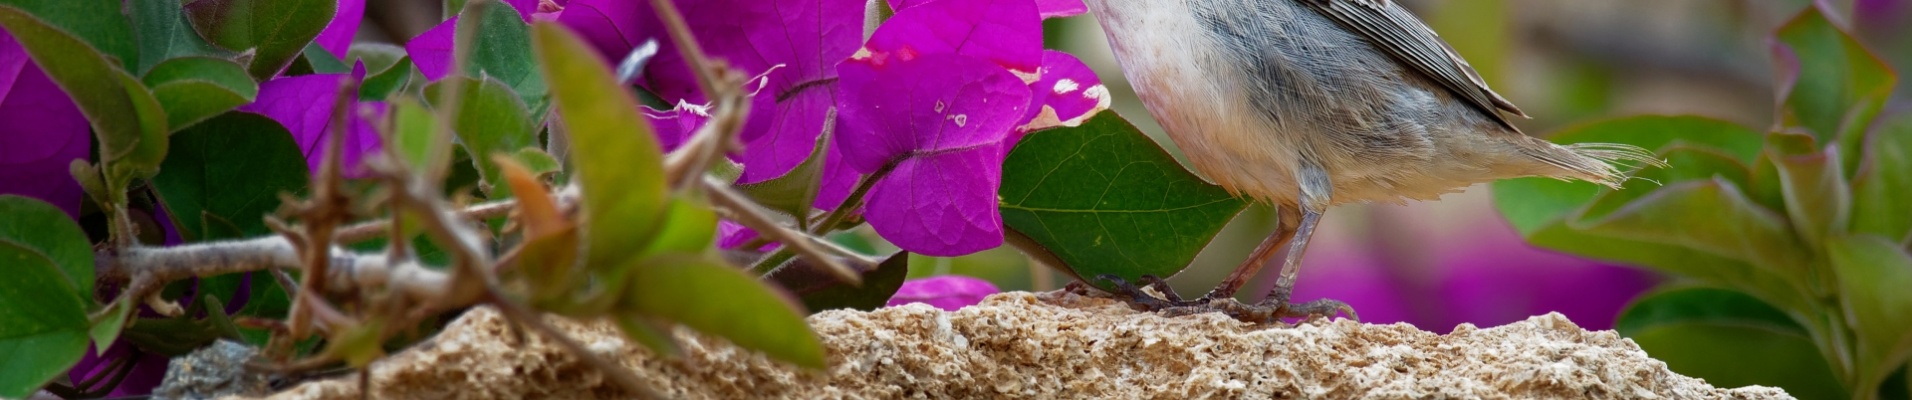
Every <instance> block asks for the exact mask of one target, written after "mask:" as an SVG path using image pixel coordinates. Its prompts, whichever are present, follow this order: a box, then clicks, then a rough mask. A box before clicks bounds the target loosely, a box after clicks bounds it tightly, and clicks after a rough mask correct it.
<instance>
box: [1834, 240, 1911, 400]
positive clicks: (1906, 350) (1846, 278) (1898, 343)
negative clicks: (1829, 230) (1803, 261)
mask: <svg viewBox="0 0 1912 400" xmlns="http://www.w3.org/2000/svg"><path fill="white" fill-rule="evenodd" d="M1901 217H1902V216H1901ZM1826 250H1827V252H1828V253H1830V255H1831V257H1832V267H1833V269H1834V270H1835V271H1836V274H1835V275H1836V276H1838V278H1839V301H1840V305H1841V306H1842V307H1841V308H1844V309H1845V311H1846V315H1845V316H1844V317H1845V323H1846V325H1847V326H1851V327H1852V329H1853V333H1855V334H1857V336H1858V340H1857V342H1858V343H1857V348H1856V351H1854V353H1855V354H1857V355H1858V360H1856V361H1857V364H1858V368H1857V372H1858V379H1859V382H1858V385H1857V387H1861V388H1876V387H1878V386H1879V382H1883V381H1885V375H1886V374H1887V373H1890V372H1893V371H1894V370H1897V369H1898V367H1899V365H1900V364H1904V363H1905V362H1906V360H1908V359H1912V290H1906V289H1907V288H1912V254H1906V250H1905V249H1904V248H1901V247H1899V244H1898V243H1897V242H1892V241H1888V240H1886V239H1885V238H1882V237H1879V236H1874V235H1856V236H1841V237H1836V238H1833V239H1832V241H1830V242H1828V243H1827V246H1826Z"/></svg>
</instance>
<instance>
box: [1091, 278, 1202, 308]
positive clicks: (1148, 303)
mask: <svg viewBox="0 0 1912 400" xmlns="http://www.w3.org/2000/svg"><path fill="white" fill-rule="evenodd" d="M1095 279H1096V280H1099V281H1103V282H1108V283H1109V284H1110V286H1114V290H1112V291H1110V292H1109V293H1110V294H1114V295H1115V296H1116V298H1118V299H1121V300H1123V301H1124V302H1127V303H1128V304H1129V308H1133V309H1135V310H1136V311H1148V312H1155V311H1161V310H1166V309H1170V308H1177V307H1187V306H1190V305H1192V304H1194V303H1193V302H1189V301H1184V300H1182V297H1181V296H1178V295H1176V294H1175V289H1174V288H1170V287H1169V286H1168V282H1167V281H1163V280H1162V278H1160V277H1157V276H1154V275H1142V279H1139V280H1138V282H1139V283H1141V284H1142V286H1136V285H1135V284H1133V283H1129V281H1128V280H1125V279H1122V278H1119V277H1116V276H1115V275H1100V276H1096V277H1095ZM1077 283H1081V282H1077ZM1143 287H1147V288H1149V289H1152V290H1154V291H1155V293H1158V294H1150V293H1149V292H1146V291H1143V290H1142V288H1143ZM1092 288H1093V287H1092V286H1090V285H1087V284H1081V285H1077V284H1070V285H1069V290H1070V291H1071V292H1075V293H1076V294H1088V291H1089V290H1092Z"/></svg>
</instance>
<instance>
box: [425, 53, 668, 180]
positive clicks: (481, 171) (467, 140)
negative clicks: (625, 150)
mask: <svg viewBox="0 0 1912 400" xmlns="http://www.w3.org/2000/svg"><path fill="white" fill-rule="evenodd" d="M454 80H455V81H454ZM448 87H457V88H458V91H459V94H458V101H457V104H458V111H457V113H456V114H454V115H455V117H453V118H452V131H453V132H455V133H457V134H458V143H459V144H461V145H464V146H465V152H466V153H470V154H472V157H471V161H472V165H473V166H474V167H477V168H478V177H479V178H480V179H483V180H484V184H482V185H479V188H480V189H482V190H484V191H485V193H488V194H489V195H490V197H492V198H505V197H507V196H509V194H510V193H511V188H510V187H508V186H506V185H505V184H504V177H503V176H502V175H500V173H499V172H498V165H497V164H495V163H493V162H492V160H491V155H492V154H497V153H505V154H510V153H515V152H517V151H518V150H520V149H526V148H534V147H537V146H538V130H537V129H538V128H537V126H536V125H535V124H534V122H533V121H532V119H531V112H530V111H529V110H527V109H525V106H524V103H523V102H521V101H520V100H519V98H518V96H517V95H516V94H514V93H512V92H511V88H510V87H508V86H505V85H504V83H501V82H498V80H496V79H491V78H483V79H476V78H470V77H464V76H452V77H447V78H445V79H444V80H440V81H438V82H436V83H433V84H431V85H430V86H426V87H425V94H426V98H427V99H428V100H430V101H431V104H432V106H434V107H442V106H444V105H445V104H446V102H447V100H449V99H446V98H445V96H444V95H445V94H444V93H443V92H444V91H445V89H446V88H448ZM633 112H635V111H633Z"/></svg>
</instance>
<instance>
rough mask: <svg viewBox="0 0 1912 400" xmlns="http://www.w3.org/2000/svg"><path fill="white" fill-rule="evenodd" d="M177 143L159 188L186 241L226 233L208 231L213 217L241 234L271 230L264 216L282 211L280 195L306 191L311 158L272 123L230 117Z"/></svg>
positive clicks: (189, 133)
mask: <svg viewBox="0 0 1912 400" xmlns="http://www.w3.org/2000/svg"><path fill="white" fill-rule="evenodd" d="M172 142H173V143H172V147H173V151H172V153H173V154H172V156H171V157H167V158H166V163H165V164H164V165H162V169H161V170H160V173H159V175H157V176H154V177H153V187H154V188H156V189H158V191H159V198H160V202H161V203H163V204H165V205H166V209H167V211H170V213H169V215H171V216H172V218H173V224H174V225H173V226H176V227H179V233H180V236H182V237H184V238H185V239H186V240H189V241H204V240H211V239H215V238H218V237H219V236H220V235H214V234H211V233H209V232H208V230H209V228H208V227H207V226H206V223H205V221H206V217H207V216H211V217H216V218H219V219H221V220H224V221H227V222H230V223H232V224H233V225H234V226H236V227H237V228H238V231H239V233H240V234H242V235H260V234H266V233H270V232H269V231H268V230H267V229H266V226H265V222H264V220H263V218H264V217H265V216H266V215H268V214H271V213H272V211H273V210H274V209H276V208H278V206H279V193H281V192H286V193H298V192H301V191H303V190H304V189H305V186H306V179H307V169H306V165H305V157H303V156H301V155H300V154H301V153H300V152H299V145H298V144H297V143H294V142H293V141H292V135H291V134H290V133H287V132H286V129H285V127H283V126H280V125H279V123H278V122H274V121H273V120H272V119H271V118H266V117H263V116H259V115H257V114H252V113H239V112H233V113H226V114H224V115H221V116H219V117H217V118H213V119H211V120H207V121H206V122H204V123H201V124H199V125H195V126H193V127H192V128H188V129H186V130H184V131H180V132H179V133H177V134H174V135H173V138H172Z"/></svg>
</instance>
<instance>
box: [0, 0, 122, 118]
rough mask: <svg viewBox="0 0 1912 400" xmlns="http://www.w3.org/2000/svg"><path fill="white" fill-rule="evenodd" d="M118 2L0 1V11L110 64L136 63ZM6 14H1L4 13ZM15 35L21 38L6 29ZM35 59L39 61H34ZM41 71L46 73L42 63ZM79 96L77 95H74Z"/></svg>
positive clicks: (14, 30) (76, 0)
mask: <svg viewBox="0 0 1912 400" xmlns="http://www.w3.org/2000/svg"><path fill="white" fill-rule="evenodd" d="M120 7H121V2H118V1H113V0H0V8H10V9H12V10H11V11H12V12H18V13H24V14H25V15H31V16H32V17H33V18H34V19H37V20H39V21H41V22H42V23H44V24H46V25H47V26H50V27H52V28H54V29H57V30H59V31H61V32H63V34H64V35H68V36H71V37H73V38H74V39H76V40H78V41H80V42H82V43H85V46H86V48H88V49H90V50H92V51H94V52H97V53H98V54H100V55H103V56H105V57H108V58H111V59H112V60H113V61H112V62H111V64H112V65H115V66H120V67H122V68H124V66H125V65H138V64H139V49H138V48H137V47H136V45H135V44H134V43H133V37H134V36H133V28H132V26H131V25H129V24H127V21H126V16H125V15H122V14H120ZM6 13H8V11H0V14H6ZM7 30H8V31H9V32H10V33H12V34H13V35H14V36H16V37H18V36H23V35H24V34H23V33H21V32H20V31H19V30H18V29H15V28H14V27H13V26H11V25H9V26H7ZM35 60H38V59H37V58H36V59H35ZM40 68H41V69H44V70H46V71H47V72H48V73H49V74H51V73H52V72H53V68H48V67H47V66H46V64H45V63H44V62H42V63H41V64H40ZM74 97H79V96H74Z"/></svg>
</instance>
